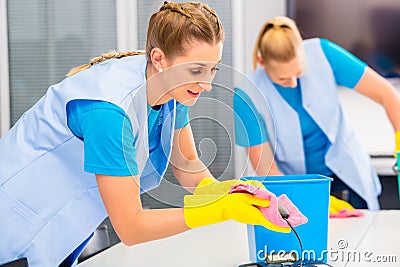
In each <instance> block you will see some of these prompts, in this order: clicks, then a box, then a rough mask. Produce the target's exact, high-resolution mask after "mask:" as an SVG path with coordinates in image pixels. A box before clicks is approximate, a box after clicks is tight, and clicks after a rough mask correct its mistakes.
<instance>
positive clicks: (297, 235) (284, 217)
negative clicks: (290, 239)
mask: <svg viewBox="0 0 400 267" xmlns="http://www.w3.org/2000/svg"><path fill="white" fill-rule="evenodd" d="M281 216H282V218H283V219H284V220H285V221H286V223H287V224H288V225H289V227H290V229H292V231H293V233H294V234H295V235H296V237H297V240H298V241H299V245H300V252H301V256H303V243H302V242H301V239H300V236H299V234H298V233H297V231H296V230H295V229H294V227H293V226H292V224H291V223H290V222H289V221H288V218H289V214H281ZM316 263H317V262H316ZM318 264H324V265H325V266H330V267H333V266H332V265H329V264H327V263H324V262H318ZM298 266H299V267H302V266H303V259H301V260H300V265H298Z"/></svg>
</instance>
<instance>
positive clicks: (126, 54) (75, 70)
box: [66, 51, 144, 77]
mask: <svg viewBox="0 0 400 267" xmlns="http://www.w3.org/2000/svg"><path fill="white" fill-rule="evenodd" d="M143 54H144V52H141V51H128V52H117V51H111V52H108V53H106V54H102V55H101V56H99V57H95V58H92V59H91V60H90V62H89V63H86V64H83V65H80V66H77V67H75V68H73V69H71V70H70V71H69V72H68V73H67V75H66V76H67V77H69V76H72V75H74V74H76V73H78V72H80V71H82V70H86V69H88V68H90V67H91V66H93V65H94V64H97V63H100V62H102V61H104V60H108V59H112V58H122V57H129V56H136V55H143Z"/></svg>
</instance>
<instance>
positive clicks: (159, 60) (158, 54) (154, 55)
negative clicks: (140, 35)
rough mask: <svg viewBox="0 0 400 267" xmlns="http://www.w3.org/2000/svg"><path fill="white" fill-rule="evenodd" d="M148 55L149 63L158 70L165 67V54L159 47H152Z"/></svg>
mask: <svg viewBox="0 0 400 267" xmlns="http://www.w3.org/2000/svg"><path fill="white" fill-rule="evenodd" d="M150 57H151V63H152V64H153V66H154V67H155V68H156V69H157V70H158V71H162V70H163V69H164V68H165V67H166V59H165V54H164V52H163V51H162V50H161V49H160V48H157V47H156V48H153V49H152V50H151V52H150Z"/></svg>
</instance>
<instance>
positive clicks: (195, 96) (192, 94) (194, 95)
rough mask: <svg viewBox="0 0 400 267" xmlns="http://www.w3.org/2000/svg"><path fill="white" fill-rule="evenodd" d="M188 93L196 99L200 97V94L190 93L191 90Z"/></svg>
mask: <svg viewBox="0 0 400 267" xmlns="http://www.w3.org/2000/svg"><path fill="white" fill-rule="evenodd" d="M187 92H188V94H189V95H190V96H191V97H194V98H197V97H199V96H200V92H193V91H190V90H187Z"/></svg>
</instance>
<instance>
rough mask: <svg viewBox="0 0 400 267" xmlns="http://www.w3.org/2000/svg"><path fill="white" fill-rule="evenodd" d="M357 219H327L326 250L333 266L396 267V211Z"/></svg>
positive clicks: (399, 220) (399, 215)
mask: <svg viewBox="0 0 400 267" xmlns="http://www.w3.org/2000/svg"><path fill="white" fill-rule="evenodd" d="M365 212H366V213H365V215H364V216H363V217H361V218H346V219H331V220H330V225H329V229H330V230H329V232H330V234H329V248H330V249H331V250H332V251H334V254H335V256H334V257H330V261H329V263H330V264H332V265H334V266H335V267H336V266H346V267H353V266H400V229H399V225H400V210H383V211H379V212H368V211H365Z"/></svg>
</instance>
